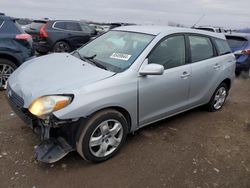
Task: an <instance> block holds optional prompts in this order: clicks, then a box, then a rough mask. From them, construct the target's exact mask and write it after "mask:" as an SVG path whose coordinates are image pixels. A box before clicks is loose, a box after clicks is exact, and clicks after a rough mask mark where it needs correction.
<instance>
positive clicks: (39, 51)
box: [36, 49, 48, 55]
mask: <svg viewBox="0 0 250 188" xmlns="http://www.w3.org/2000/svg"><path fill="white" fill-rule="evenodd" d="M36 52H37V53H38V54H39V55H46V54H48V52H44V51H41V50H39V49H36Z"/></svg>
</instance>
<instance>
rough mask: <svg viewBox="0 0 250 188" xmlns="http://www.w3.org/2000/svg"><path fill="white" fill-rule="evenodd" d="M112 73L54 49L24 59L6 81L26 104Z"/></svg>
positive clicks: (62, 92) (71, 92)
mask: <svg viewBox="0 0 250 188" xmlns="http://www.w3.org/2000/svg"><path fill="white" fill-rule="evenodd" d="M114 74H115V73H113V72H110V71H106V70H103V69H101V68H99V67H96V66H95V65H92V64H89V63H87V62H84V61H82V60H80V59H78V58H76V57H74V56H72V55H70V54H67V53H60V54H59V53H58V54H56V53H55V54H50V55H47V56H42V57H38V58H35V59H32V60H30V61H27V62H25V63H24V64H22V65H21V66H20V67H19V68H18V69H17V70H16V71H15V72H14V73H13V74H12V75H11V76H10V77H9V80H8V84H9V86H10V87H11V88H12V90H14V92H15V93H16V94H17V95H19V96H20V97H22V98H23V99H24V107H27V106H28V105H29V104H30V103H31V102H32V101H33V100H34V99H36V98H37V97H40V96H44V95H51V94H74V92H73V91H74V90H76V89H79V88H81V87H83V86H86V85H88V84H91V83H93V82H97V81H99V80H103V79H105V78H108V77H111V76H113V75H114Z"/></svg>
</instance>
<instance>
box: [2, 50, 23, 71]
mask: <svg viewBox="0 0 250 188" xmlns="http://www.w3.org/2000/svg"><path fill="white" fill-rule="evenodd" d="M0 58H2V59H8V60H10V61H11V62H13V63H14V64H15V65H16V66H17V67H18V66H20V65H21V61H20V60H18V58H17V57H15V56H13V55H11V54H8V53H1V52H0Z"/></svg>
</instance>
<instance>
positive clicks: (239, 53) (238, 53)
mask: <svg viewBox="0 0 250 188" xmlns="http://www.w3.org/2000/svg"><path fill="white" fill-rule="evenodd" d="M234 54H235V55H250V49H248V50H239V51H236V52H234Z"/></svg>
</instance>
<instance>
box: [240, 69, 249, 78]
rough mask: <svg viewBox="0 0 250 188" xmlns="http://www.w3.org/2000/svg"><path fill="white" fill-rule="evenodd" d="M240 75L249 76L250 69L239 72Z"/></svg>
mask: <svg viewBox="0 0 250 188" xmlns="http://www.w3.org/2000/svg"><path fill="white" fill-rule="evenodd" d="M241 77H242V78H245V79H246V78H250V69H249V70H245V71H242V72H241Z"/></svg>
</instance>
